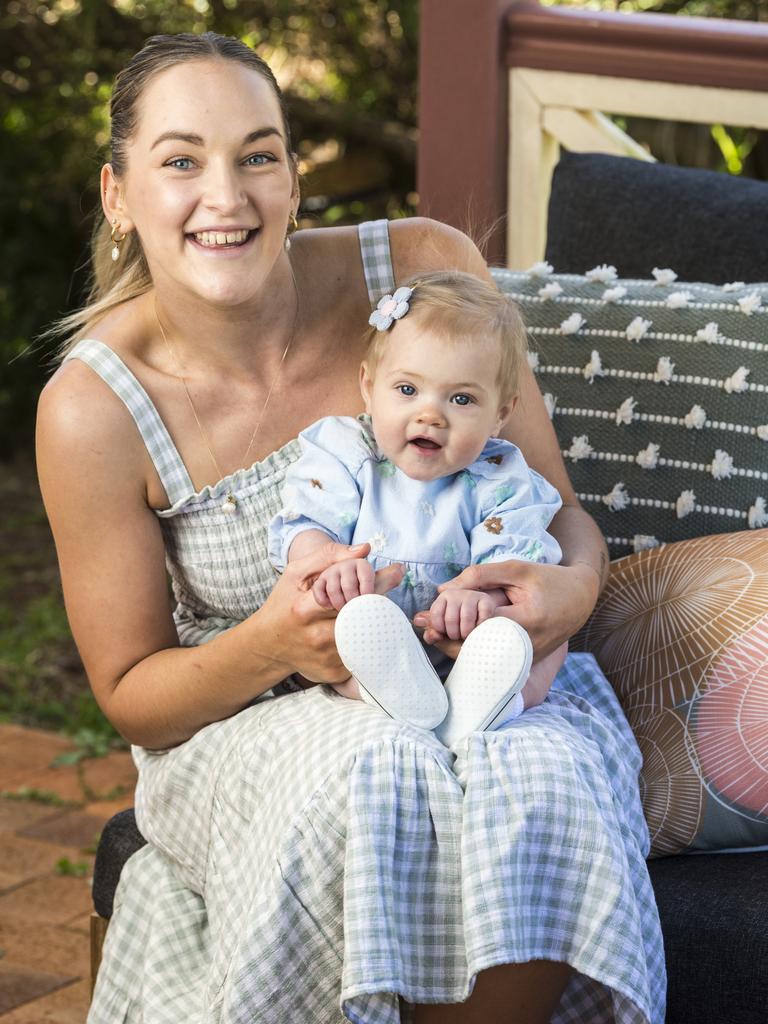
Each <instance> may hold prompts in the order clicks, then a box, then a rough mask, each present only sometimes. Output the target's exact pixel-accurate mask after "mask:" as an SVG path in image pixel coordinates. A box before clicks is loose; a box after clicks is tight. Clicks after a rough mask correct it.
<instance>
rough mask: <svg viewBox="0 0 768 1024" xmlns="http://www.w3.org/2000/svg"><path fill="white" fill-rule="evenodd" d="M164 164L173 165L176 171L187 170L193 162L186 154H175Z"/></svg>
mask: <svg viewBox="0 0 768 1024" xmlns="http://www.w3.org/2000/svg"><path fill="white" fill-rule="evenodd" d="M165 166H166V167H174V168H175V169H176V170H177V171H188V170H189V169H190V167H192V166H193V164H192V161H191V160H190V158H189V157H188V156H177V157H174V158H173V160H169V161H168V162H167V163H166V165H165Z"/></svg>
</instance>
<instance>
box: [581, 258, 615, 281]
mask: <svg viewBox="0 0 768 1024" xmlns="http://www.w3.org/2000/svg"><path fill="white" fill-rule="evenodd" d="M618 276H619V275H618V274H617V273H616V267H611V266H609V265H608V264H607V263H600V264H598V266H596V267H593V268H592V269H591V270H588V271H587V273H586V274H585V277H586V279H587V280H588V281H593V282H595V283H597V284H613V282H614V281H615V280H616V278H617V277H618Z"/></svg>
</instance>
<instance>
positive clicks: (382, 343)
mask: <svg viewBox="0 0 768 1024" xmlns="http://www.w3.org/2000/svg"><path fill="white" fill-rule="evenodd" d="M404 285H405V286H406V287H409V288H413V294H412V296H411V299H410V302H409V310H408V312H407V313H406V314H405V315H406V317H408V318H409V319H410V318H411V317H416V318H418V323H419V326H420V327H423V328H424V329H426V330H429V331H432V332H434V333H435V334H437V335H439V336H441V337H442V338H444V339H445V340H446V341H447V342H448V343H449V344H455V345H464V344H472V343H476V342H479V341H490V342H496V344H497V345H498V347H499V354H500V356H501V358H500V361H499V371H498V375H497V378H496V383H497V384H498V387H499V392H500V397H501V400H502V401H504V402H506V401H508V400H510V399H511V398H514V397H516V396H517V394H518V392H519V386H520V371H521V367H522V364H523V360H524V359H525V358H526V352H527V350H528V342H527V337H526V333H525V324H524V323H523V318H522V316H521V314H520V310H519V309H518V308H517V305H516V303H515V302H513V300H512V299H510V298H509V297H508V296H506V295H504V294H503V293H502V292H500V291H499V290H498V288H496V287H494V285H492V284H489V283H488V282H486V281H481V280H480V278H477V277H475V276H474V275H473V274H466V273H463V272H461V271H458V270H448V271H437V272H435V273H432V274H419V275H418V276H417V277H413V278H411V279H410V280H408V281H405V282H404ZM397 323H398V321H395V323H394V324H393V326H392V327H390V329H389V330H387V331H380V330H378V329H377V328H375V327H371V328H370V330H369V332H368V334H367V340H368V349H367V352H366V357H365V364H366V367H367V369H368V373H369V375H370V376H371V377H373V376H374V375H375V372H376V367H377V366H378V364H379V361H380V360H381V357H382V356H383V354H384V353H385V352H386V350H387V345H388V344H389V338H390V334H391V332H392V331H396V330H397Z"/></svg>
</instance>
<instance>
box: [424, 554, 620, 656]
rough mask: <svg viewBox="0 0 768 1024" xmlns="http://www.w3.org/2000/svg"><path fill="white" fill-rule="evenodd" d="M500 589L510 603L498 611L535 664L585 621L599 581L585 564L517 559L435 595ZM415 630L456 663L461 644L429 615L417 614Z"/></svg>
mask: <svg viewBox="0 0 768 1024" xmlns="http://www.w3.org/2000/svg"><path fill="white" fill-rule="evenodd" d="M457 587H458V588H465V589H469V590H493V589H496V588H500V589H502V590H503V591H504V593H505V594H506V595H507V600H508V601H509V604H508V605H506V606H504V607H501V608H497V609H496V612H495V614H496V615H506V616H508V617H509V618H511V619H514V620H515V621H516V622H519V623H520V625H521V626H523V628H524V629H526V630H527V631H528V634H529V635H530V638H531V643H532V644H533V649H534V657H535V658H536V659H538V658H541V657H543V656H544V655H547V654H549V653H550V652H551V651H554V650H555V648H556V647H559V645H560V644H562V643H563V642H564V641H566V640H567V639H568V638H569V637H571V636H573V634H574V633H575V632H577V630H578V629H579V628H580V627H581V626H582V625H583V624H584V623H585V622H586V620H587V618H588V617H589V614H590V612H591V611H592V608H593V607H594V605H595V602H596V601H597V597H598V594H599V591H600V579H599V576H598V574H597V572H596V570H594V569H592V568H591V567H590V566H588V565H583V564H578V565H572V566H567V565H542V564H540V563H537V562H523V561H520V560H515V561H509V562H490V563H487V564H485V565H470V566H468V567H467V568H466V569H465V570H464V572H462V573H460V574H459V575H458V576H457V577H456V578H455V579H452V580H449V581H448V582H447V583H443V584H442V585H441V586H440V587H438V590H439V591H441V592H443V591H447V590H450V589H453V588H457ZM413 621H414V625H415V626H417V627H424V628H425V632H424V641H425V643H428V644H434V645H435V646H436V647H439V648H440V650H442V651H444V652H445V653H446V654H448V655H449V656H450V657H452V658H455V657H456V654H457V653H458V651H459V649H460V645H459V644H458V643H456V642H455V641H450V640H448V639H447V638H446V637H445V636H444V634H442V633H440V632H438V631H436V630H434V629H432V628H430V626H431V623H430V621H429V612H419V614H418V615H416V616H415V617H414V620H413Z"/></svg>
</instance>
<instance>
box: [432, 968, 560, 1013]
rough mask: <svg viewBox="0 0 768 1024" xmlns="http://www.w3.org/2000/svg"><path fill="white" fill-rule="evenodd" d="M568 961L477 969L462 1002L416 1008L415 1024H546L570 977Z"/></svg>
mask: <svg viewBox="0 0 768 1024" xmlns="http://www.w3.org/2000/svg"><path fill="white" fill-rule="evenodd" d="M571 971H572V968H571V967H570V966H569V965H568V964H560V963H555V962H554V961H552V960H531V961H530V962H529V963H525V964H500V965H499V966H498V967H490V968H489V969H488V970H486V971H481V972H480V973H479V974H478V976H477V981H476V982H475V988H474V991H473V992H472V995H471V996H470V997H469V999H468V1000H467V1001H466V1002H465V1003H451V1004H450V1005H449V1006H446V1005H445V1004H437V1003H433V1004H431V1005H429V1006H425V1005H423V1006H417V1007H416V1018H415V1021H416V1024H549V1021H550V1020H551V1018H552V1014H553V1013H554V1012H555V1008H556V1007H557V1005H558V1003H559V1002H560V996H561V995H562V993H563V989H564V988H565V986H566V983H567V981H568V978H569V977H570V974H571Z"/></svg>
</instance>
